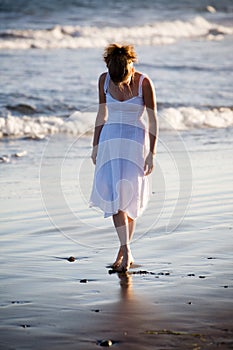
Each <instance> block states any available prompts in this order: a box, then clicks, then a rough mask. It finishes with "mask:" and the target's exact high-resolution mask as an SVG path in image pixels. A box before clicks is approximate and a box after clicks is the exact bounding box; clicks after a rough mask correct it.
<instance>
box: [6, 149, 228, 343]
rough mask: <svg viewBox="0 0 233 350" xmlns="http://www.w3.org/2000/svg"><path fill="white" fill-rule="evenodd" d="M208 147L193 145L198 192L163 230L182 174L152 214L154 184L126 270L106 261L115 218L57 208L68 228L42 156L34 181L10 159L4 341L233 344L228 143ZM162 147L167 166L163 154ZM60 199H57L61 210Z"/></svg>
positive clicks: (110, 251) (194, 187) (32, 173)
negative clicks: (49, 204)
mask: <svg viewBox="0 0 233 350" xmlns="http://www.w3.org/2000/svg"><path fill="white" fill-rule="evenodd" d="M211 147H212V146H211ZM211 147H208V146H206V148H205V150H202V151H196V152H192V151H191V147H190V149H189V150H190V158H191V164H192V197H191V199H190V204H189V207H188V209H187V211H186V214H185V217H184V220H183V222H182V223H181V224H180V225H179V226H178V227H177V229H176V230H174V231H173V232H165V229H164V223H165V222H166V215H167V214H166V213H167V212H166V209H169V206H170V205H171V204H172V203H173V201H174V198H173V196H174V193H175V192H174V191H175V190H174V189H175V188H176V179H175V178H174V177H173V175H172V174H170V173H169V174H168V177H169V178H170V179H171V182H170V183H169V184H167V186H168V187H169V191H167V193H166V201H165V204H164V208H165V209H163V210H164V211H163V213H164V214H163V215H161V216H160V220H158V221H157V223H156V224H154V225H153V220H154V215H155V214H154V213H155V212H156V205H157V204H156V203H157V201H158V198H159V194H158V191H157V187H156V186H155V188H154V190H155V192H156V191H157V195H154V196H152V199H151V202H150V205H149V207H148V209H147V211H146V212H145V214H144V216H143V217H142V218H140V220H139V221H138V228H137V232H136V234H135V241H134V242H133V244H132V250H133V254H134V257H135V266H133V268H132V269H130V271H129V273H128V274H127V275H124V274H116V273H111V270H110V269H109V268H108V267H107V266H108V265H109V264H110V263H111V262H112V261H113V259H114V257H115V254H116V249H117V240H116V239H115V234H114V231H113V229H110V228H109V227H110V222H108V224H106V227H105V226H103V228H102V229H100V228H97V224H96V223H99V225H102V220H104V219H102V217H101V216H98V215H97V216H96V218H93V212H92V211H91V210H89V209H85V210H84V209H83V208H80V213H81V214H80V215H82V220H80V221H79V222H78V224H77V226H76V229H75V230H74V228H75V221H73V222H70V221H69V222H68V221H67V220H66V219H67V218H66V216H65V215H64V217H63V216H61V217H60V222H61V223H63V227H62V228H63V230H61V231H62V232H63V233H64V232H65V233H67V232H69V233H70V235H68V237H67V236H66V235H64V234H63V233H62V232H61V231H59V230H58V229H57V228H56V227H54V225H53V224H52V223H51V221H50V219H49V216H48V213H46V211H45V209H44V206H43V203H42V198H41V197H40V184H39V182H38V172H37V170H38V164H37V162H35V163H34V164H33V166H31V167H30V168H28V169H27V175H26V177H27V179H28V181H27V183H26V182H25V180H24V175H25V166H23V163H22V166H21V167H20V166H19V167H18V168H17V169H15V170H14V177H15V182H14V183H13V180H12V183H10V182H11V176H12V179H13V175H10V172H9V173H8V177H7V178H6V173H7V171H8V170H7V169H9V168H4V169H5V170H4V176H3V175H2V177H1V184H2V185H4V184H5V187H4V190H3V192H2V199H3V200H2V204H1V231H2V234H1V256H0V262H1V285H0V290H1V301H0V309H1V311H0V349H4V350H10V349H36V350H37V349H84V350H85V349H98V348H101V346H100V345H101V341H103V340H111V341H112V343H113V345H112V348H115V349H125V350H128V349H138V350H144V349H145V350H147V349H193V350H194V349H195V350H198V349H211V350H212V349H231V348H233V326H232V316H233V312H232V297H233V293H232V290H233V282H232V227H233V226H232V193H231V191H232V163H231V162H230V161H229V160H230V159H231V156H230V155H231V150H230V148H228V147H225V146H224V147H223V146H221V145H218V146H217V147H216V148H215V149H214V150H213V148H211ZM158 157H159V159H158V166H160V167H161V168H162V167H163V166H162V164H163V162H166V156H165V154H161V155H159V156H158ZM18 164H20V163H18ZM216 164H218V166H216ZM220 164H221V166H220ZM47 166H48V168H49V167H50V163H48V165H47ZM88 176H89V175H88V174H87V177H86V180H85V178H84V176H83V178H82V181H84V182H85V181H87V182H88V181H89V177H88ZM16 180H17V181H16ZM69 180H70V179H69ZM165 180H166V178H165ZM16 182H17V183H16ZM69 183H70V182H69V181H68V179H67V182H65V183H64V188H66V186H67V187H69V186H68V185H69ZM7 186H8V187H7ZM86 186H87V187H88V184H86ZM32 189H33V191H32ZM7 192H8V196H6V195H5V197H4V198H3V194H4V193H5V194H6V193H7ZM70 196H71V197H72V196H73V197H72V200H71V199H70V203H71V202H72V201H75V194H70ZM71 197H70V198H71ZM72 203H73V202H72ZM60 210H61V207H60V204H59V203H58V202H57V201H54V202H53V214H54V216H56V215H57V216H60ZM82 210H83V211H82ZM50 214H51V211H50ZM50 216H51V215H50ZM84 219H85V220H84ZM88 220H90V222H92V225H89V226H88V225H87V224H86V221H88ZM150 223H151V225H150ZM95 224H96V226H95ZM103 225H105V224H103ZM145 231H147V233H146V234H144V235H143V232H145ZM74 232H75V234H74ZM140 234H142V235H141V238H140ZM96 235H97V236H96ZM98 237H99V240H100V243H101V244H99V245H98V244H96V240H97V239H98ZM111 237H112V238H111ZM113 237H114V238H113ZM74 238H75V239H77V241H74ZM78 238H80V243H79V242H78ZM111 239H112V241H111ZM90 242H92V243H93V244H89V243H90ZM106 242H107V243H106ZM111 242H113V243H112V245H111ZM82 243H85V244H82ZM104 243H106V246H104ZM101 246H102V247H101ZM70 256H73V257H75V261H73V262H69V261H68V260H67V259H68V258H69V257H70Z"/></svg>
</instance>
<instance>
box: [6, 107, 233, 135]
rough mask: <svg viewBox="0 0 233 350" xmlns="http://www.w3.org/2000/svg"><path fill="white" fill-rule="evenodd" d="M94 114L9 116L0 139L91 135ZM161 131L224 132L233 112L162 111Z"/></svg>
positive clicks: (202, 110) (190, 108)
mask: <svg viewBox="0 0 233 350" xmlns="http://www.w3.org/2000/svg"><path fill="white" fill-rule="evenodd" d="M95 116H96V113H94V112H83V113H82V112H75V113H73V114H72V115H71V116H70V117H69V118H60V117H55V116H40V117H32V116H23V117H17V116H13V115H11V114H8V116H7V117H1V118H0V138H6V137H14V138H29V139H35V140H40V139H43V138H45V137H46V136H47V135H53V134H58V133H63V134H70V135H81V134H84V133H92V132H93V129H94V122H95ZM158 117H159V125H160V130H167V129H168V130H174V129H175V130H188V129H194V128H198V129H201V128H227V127H230V126H233V108H230V107H219V108H212V109H205V110H204V109H198V108H194V107H179V108H164V109H162V110H161V111H160V112H159V113H158Z"/></svg>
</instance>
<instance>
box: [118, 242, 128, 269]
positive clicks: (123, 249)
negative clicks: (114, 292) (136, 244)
mask: <svg viewBox="0 0 233 350" xmlns="http://www.w3.org/2000/svg"><path fill="white" fill-rule="evenodd" d="M121 252H122V254H123V257H122V261H121V263H120V264H119V265H118V266H117V267H116V268H115V270H116V271H117V272H126V271H128V270H129V268H130V265H131V258H132V253H131V250H130V247H129V245H128V244H126V245H122V246H121Z"/></svg>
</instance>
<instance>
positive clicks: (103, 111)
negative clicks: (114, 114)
mask: <svg viewBox="0 0 233 350" xmlns="http://www.w3.org/2000/svg"><path fill="white" fill-rule="evenodd" d="M105 78H106V73H103V74H101V76H100V77H99V108H98V113H97V116H96V121H95V131H94V137H93V150H92V155H91V158H92V161H93V163H94V164H96V156H97V151H98V143H99V138H100V133H101V130H102V128H103V126H104V123H105V121H106V118H107V107H106V97H105V93H104V81H105Z"/></svg>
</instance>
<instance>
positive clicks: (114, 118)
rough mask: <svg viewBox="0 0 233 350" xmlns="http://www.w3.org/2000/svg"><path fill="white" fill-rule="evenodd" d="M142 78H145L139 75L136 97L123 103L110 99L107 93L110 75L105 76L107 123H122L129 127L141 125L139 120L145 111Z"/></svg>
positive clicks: (110, 96)
mask: <svg viewBox="0 0 233 350" xmlns="http://www.w3.org/2000/svg"><path fill="white" fill-rule="evenodd" d="M144 77H145V76H144V75H143V74H141V76H140V79H139V86H138V95H137V96H133V97H131V98H129V99H128V100H125V101H119V100H117V99H115V98H114V97H112V95H111V94H110V93H109V91H108V86H109V81H110V75H109V73H107V74H106V78H105V83H104V92H105V95H106V104H107V108H108V120H107V123H123V124H131V125H141V124H142V121H141V118H142V115H143V112H144V109H145V105H144V100H143V95H142V82H143V79H144Z"/></svg>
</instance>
